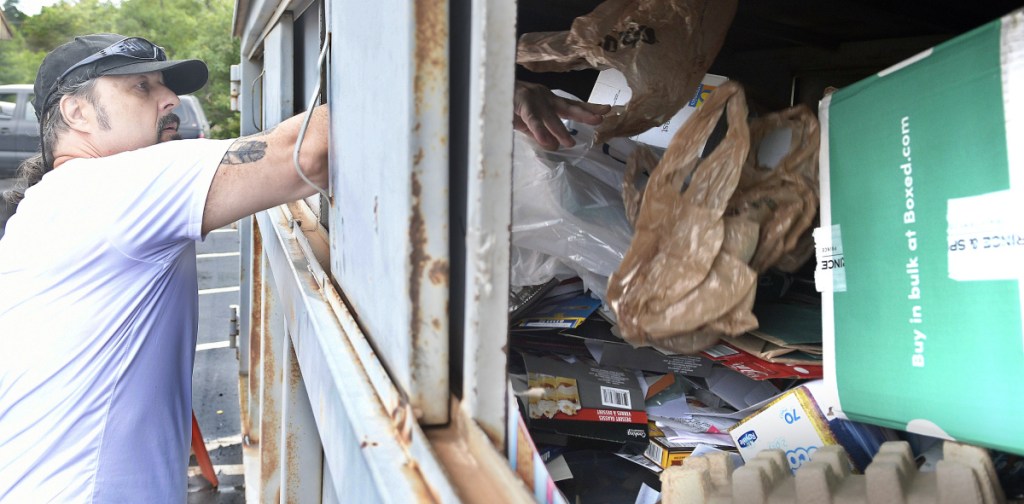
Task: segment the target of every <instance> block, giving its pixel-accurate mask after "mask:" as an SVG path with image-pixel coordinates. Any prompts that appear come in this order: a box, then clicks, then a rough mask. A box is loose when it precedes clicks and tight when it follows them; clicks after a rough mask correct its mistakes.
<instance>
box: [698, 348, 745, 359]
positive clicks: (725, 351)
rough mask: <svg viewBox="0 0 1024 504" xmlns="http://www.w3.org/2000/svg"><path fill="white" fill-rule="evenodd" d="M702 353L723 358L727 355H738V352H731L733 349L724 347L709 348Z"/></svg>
mask: <svg viewBox="0 0 1024 504" xmlns="http://www.w3.org/2000/svg"><path fill="white" fill-rule="evenodd" d="M704 353H706V354H708V355H710V356H712V357H725V356H727V355H734V354H738V353H739V352H737V351H736V350H733V349H731V348H729V347H727V346H725V345H715V346H713V347H711V348H709V349H707V350H704Z"/></svg>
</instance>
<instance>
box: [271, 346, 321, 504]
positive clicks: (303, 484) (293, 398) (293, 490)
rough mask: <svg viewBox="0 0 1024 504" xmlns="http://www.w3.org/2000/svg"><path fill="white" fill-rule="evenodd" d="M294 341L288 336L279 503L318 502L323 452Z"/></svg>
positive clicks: (285, 347)
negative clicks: (293, 344)
mask: <svg viewBox="0 0 1024 504" xmlns="http://www.w3.org/2000/svg"><path fill="white" fill-rule="evenodd" d="M291 343H292V342H291V338H285V342H284V353H285V361H284V390H283V392H284V394H283V396H282V398H281V404H282V409H283V413H282V415H281V416H282V418H281V462H280V464H281V471H282V472H281V500H280V502H282V503H288V504H291V503H296V504H316V503H318V502H320V497H321V491H322V486H323V472H324V468H323V458H324V451H323V447H322V446H320V436H319V435H318V433H317V431H316V420H315V419H314V418H313V408H312V406H310V403H309V395H307V394H306V382H305V380H304V379H303V377H302V368H300V367H299V360H298V357H297V356H296V355H295V348H294V347H293V346H292V344H291Z"/></svg>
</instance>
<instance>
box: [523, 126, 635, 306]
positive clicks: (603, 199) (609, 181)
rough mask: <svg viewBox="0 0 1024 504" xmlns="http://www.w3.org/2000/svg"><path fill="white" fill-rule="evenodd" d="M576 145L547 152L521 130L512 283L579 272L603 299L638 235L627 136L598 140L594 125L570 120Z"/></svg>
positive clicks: (630, 144) (630, 146)
mask: <svg viewBox="0 0 1024 504" xmlns="http://www.w3.org/2000/svg"><path fill="white" fill-rule="evenodd" d="M567 126H568V128H569V131H571V132H573V134H574V137H575V139H576V146H575V147H573V148H571V149H563V150H559V151H544V150H543V149H541V148H540V147H538V146H537V145H536V144H535V143H533V142H532V141H531V140H530V139H529V138H528V137H527V136H525V135H523V134H521V133H519V132H516V134H515V141H514V147H513V171H512V173H513V175H512V178H513V183H512V254H511V263H512V264H511V268H512V270H511V284H512V285H513V286H522V285H536V284H539V283H543V282H545V281H547V280H550V279H551V278H567V277H570V276H579V277H580V278H582V279H583V283H584V287H585V288H587V289H589V290H591V291H592V292H593V293H594V294H595V295H596V296H597V297H598V298H600V299H602V300H603V299H604V293H605V291H606V285H607V281H608V276H609V275H611V273H612V272H613V271H615V269H616V268H617V267H618V266H619V263H620V262H621V261H622V257H623V256H624V255H625V253H626V250H627V249H628V248H629V243H630V241H631V240H632V238H633V229H632V226H631V225H630V223H629V221H628V220H627V219H626V211H625V206H624V205H623V202H622V193H621V188H622V178H623V173H624V171H625V160H626V158H627V157H628V156H629V154H630V153H631V152H632V150H633V149H634V148H635V147H636V143H635V142H633V141H632V140H628V139H614V140H612V141H611V142H609V143H607V144H598V145H593V136H594V130H593V128H592V127H591V126H587V125H584V124H577V123H574V122H571V121H570V122H568V123H567Z"/></svg>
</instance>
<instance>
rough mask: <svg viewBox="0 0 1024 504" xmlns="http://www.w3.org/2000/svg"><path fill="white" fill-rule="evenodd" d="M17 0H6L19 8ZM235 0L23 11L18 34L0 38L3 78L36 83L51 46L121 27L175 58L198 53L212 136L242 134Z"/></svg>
mask: <svg viewBox="0 0 1024 504" xmlns="http://www.w3.org/2000/svg"><path fill="white" fill-rule="evenodd" d="M17 4H18V0H5V3H4V13H5V16H6V15H7V12H8V10H9V9H13V10H14V11H17ZM233 5H234V3H233V0H159V1H155V0H122V1H121V2H120V3H119V4H115V3H114V2H112V1H110V0H78V1H69V0H61V1H60V2H59V3H56V4H54V5H52V6H50V7H44V8H43V9H42V10H41V11H40V13H39V14H37V15H35V16H25V15H24V14H23V13H21V11H17V13H18V14H20V15H21V17H20V18H18V19H19V22H20V24H19V25H14V23H12V25H14V26H12V28H13V29H14V31H15V34H14V39H13V40H9V41H5V42H2V43H0V84H14V83H31V82H33V81H34V80H35V74H36V70H37V69H38V68H39V63H41V62H42V60H43V57H44V56H45V55H46V53H47V52H48V51H50V50H51V49H53V48H54V47H57V46H59V45H61V44H63V43H65V42H67V41H69V40H71V39H72V38H74V37H75V36H77V35H85V34H88V33H104V32H110V33H120V34H123V35H126V36H142V37H146V38H147V39H149V40H152V41H153V42H156V43H157V44H160V45H161V46H163V47H164V49H165V50H166V51H167V55H168V57H170V58H173V59H188V58H196V59H201V60H203V61H205V62H206V64H207V66H209V68H210V79H209V82H208V83H207V84H206V86H205V87H203V89H200V90H199V91H197V92H196V93H195V95H196V96H197V97H198V98H199V99H200V101H201V102H202V103H203V108H204V109H205V111H206V116H207V118H208V119H209V120H210V123H211V124H212V125H213V136H214V137H216V138H231V137H235V136H238V132H239V129H238V115H237V114H236V113H234V112H231V111H230V95H229V93H230V91H229V87H230V84H229V79H230V67H231V65H233V64H235V63H237V62H238V58H239V56H238V55H239V41H238V39H236V38H234V37H232V36H231V17H232V9H233Z"/></svg>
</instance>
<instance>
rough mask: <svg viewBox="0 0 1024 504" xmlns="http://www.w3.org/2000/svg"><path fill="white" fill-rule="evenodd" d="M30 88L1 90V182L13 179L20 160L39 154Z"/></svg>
mask: <svg viewBox="0 0 1024 504" xmlns="http://www.w3.org/2000/svg"><path fill="white" fill-rule="evenodd" d="M34 96H35V94H34V93H33V91H32V85H31V84H7V85H3V86H0V178H7V177H13V176H14V173H15V171H16V170H17V169H18V165H20V164H21V162H22V160H24V159H25V158H27V157H30V156H32V155H33V154H35V153H36V152H39V121H38V120H37V119H36V112H35V109H33V108H32V98H33V97H34Z"/></svg>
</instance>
